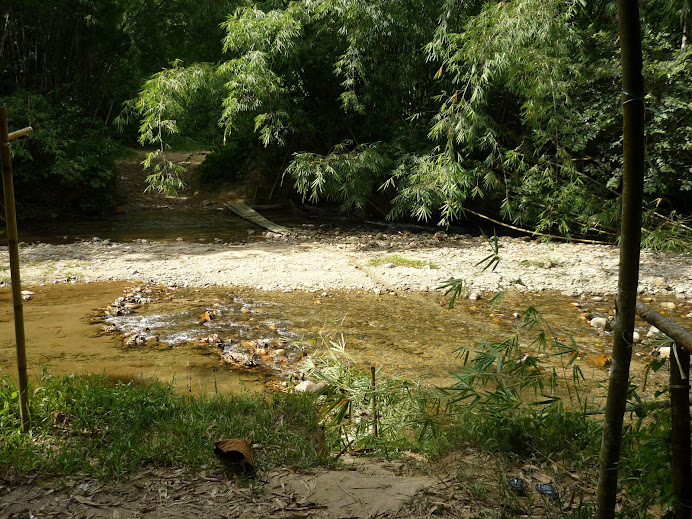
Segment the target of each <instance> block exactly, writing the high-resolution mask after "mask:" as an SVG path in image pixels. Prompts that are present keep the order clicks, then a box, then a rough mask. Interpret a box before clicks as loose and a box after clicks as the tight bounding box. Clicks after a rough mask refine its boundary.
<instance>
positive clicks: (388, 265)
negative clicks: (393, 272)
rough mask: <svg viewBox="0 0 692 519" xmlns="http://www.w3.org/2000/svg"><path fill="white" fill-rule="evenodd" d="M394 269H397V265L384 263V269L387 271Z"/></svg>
mask: <svg viewBox="0 0 692 519" xmlns="http://www.w3.org/2000/svg"><path fill="white" fill-rule="evenodd" d="M394 267H396V265H394V263H384V264H383V265H382V268H385V269H393V268H394Z"/></svg>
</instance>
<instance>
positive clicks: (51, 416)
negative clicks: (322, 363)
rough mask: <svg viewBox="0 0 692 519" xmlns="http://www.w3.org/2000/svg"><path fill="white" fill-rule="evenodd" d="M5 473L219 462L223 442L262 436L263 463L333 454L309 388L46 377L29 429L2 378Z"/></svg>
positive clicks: (111, 471)
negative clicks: (266, 390) (237, 391)
mask: <svg viewBox="0 0 692 519" xmlns="http://www.w3.org/2000/svg"><path fill="white" fill-rule="evenodd" d="M0 402H3V404H2V407H0V475H1V476H2V477H4V478H7V479H15V478H22V477H28V476H32V475H36V474H38V475H40V476H41V477H50V476H57V475H69V474H76V473H81V474H85V475H90V476H94V477H113V476H115V477H120V476H124V475H127V474H128V473H131V472H133V471H135V470H137V469H141V468H143V467H145V466H159V467H177V468H180V467H184V468H187V469H189V470H190V471H195V470H200V469H202V468H204V467H207V466H209V465H213V464H216V463H217V461H216V458H215V456H214V454H213V446H214V442H215V441H217V440H219V439H222V438H229V437H230V438H233V437H239V438H248V439H251V440H252V441H253V442H257V443H260V444H261V445H262V449H261V450H259V449H258V450H257V452H256V455H255V462H256V466H257V468H258V470H259V471H265V470H269V469H271V468H273V467H277V466H287V465H294V466H298V467H302V468H309V467H314V466H317V465H319V464H322V463H324V462H325V455H324V452H323V435H322V434H320V431H321V429H320V424H319V420H320V417H319V413H318V411H317V406H316V405H315V398H314V396H311V395H303V394H283V393H281V394H276V395H273V396H272V397H271V398H265V397H264V396H262V395H249V394H245V395H214V396H211V397H204V398H202V397H192V396H188V395H182V396H181V395H177V394H175V393H174V392H173V390H172V389H171V388H170V387H169V386H163V385H160V384H147V385H139V386H134V385H132V384H124V383H117V384H113V383H110V382H109V381H108V380H107V379H106V378H104V377H95V376H84V377H50V376H44V377H43V378H42V380H41V381H40V384H39V386H38V387H37V388H36V389H34V390H33V391H31V397H30V402H29V408H30V413H31V423H32V429H31V431H30V433H29V434H22V433H21V432H20V422H19V410H18V399H17V389H16V387H15V386H14V384H13V383H12V382H11V381H10V380H8V379H7V378H3V379H0Z"/></svg>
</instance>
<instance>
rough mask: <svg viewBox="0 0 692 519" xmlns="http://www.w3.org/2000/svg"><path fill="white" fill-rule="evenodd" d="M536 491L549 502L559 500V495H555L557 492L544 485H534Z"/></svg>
mask: <svg viewBox="0 0 692 519" xmlns="http://www.w3.org/2000/svg"><path fill="white" fill-rule="evenodd" d="M536 490H538V492H539V493H541V494H543V495H544V496H546V497H547V498H548V499H550V500H551V501H557V500H558V499H560V494H558V493H557V490H555V489H554V488H553V487H552V486H551V485H548V484H546V483H536Z"/></svg>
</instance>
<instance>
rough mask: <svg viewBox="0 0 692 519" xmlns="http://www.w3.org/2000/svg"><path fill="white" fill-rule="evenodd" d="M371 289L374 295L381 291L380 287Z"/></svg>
mask: <svg viewBox="0 0 692 519" xmlns="http://www.w3.org/2000/svg"><path fill="white" fill-rule="evenodd" d="M372 291H373V292H374V293H375V295H376V296H379V295H380V294H381V293H382V289H381V288H373V289H372Z"/></svg>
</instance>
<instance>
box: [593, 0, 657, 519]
mask: <svg viewBox="0 0 692 519" xmlns="http://www.w3.org/2000/svg"><path fill="white" fill-rule="evenodd" d="M617 4H618V27H619V35H620V51H621V52H620V58H621V62H622V90H623V94H624V103H623V124H622V142H623V166H624V167H623V175H622V196H621V199H622V206H621V207H622V218H621V227H620V267H619V271H618V291H617V303H616V304H617V315H616V319H615V329H614V330H613V362H612V365H611V368H610V380H609V383H608V400H607V401H606V409H605V417H604V421H603V437H602V439H601V455H600V467H599V472H598V490H597V493H596V519H612V518H613V517H615V504H616V499H617V479H618V465H619V462H620V449H621V446H622V425H623V420H624V414H625V407H626V404H627V389H628V387H629V374H630V362H631V360H632V342H633V341H632V334H633V332H634V318H635V307H636V302H637V285H638V282H639V254H640V250H639V249H640V244H641V226H642V197H643V185H644V173H645V170H646V161H645V157H644V149H645V148H646V142H645V141H644V95H645V92H644V77H643V75H642V42H641V27H640V22H639V2H638V0H618V2H617Z"/></svg>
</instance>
